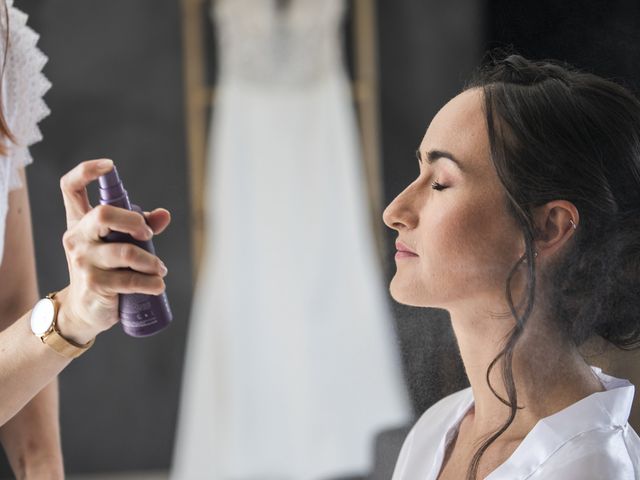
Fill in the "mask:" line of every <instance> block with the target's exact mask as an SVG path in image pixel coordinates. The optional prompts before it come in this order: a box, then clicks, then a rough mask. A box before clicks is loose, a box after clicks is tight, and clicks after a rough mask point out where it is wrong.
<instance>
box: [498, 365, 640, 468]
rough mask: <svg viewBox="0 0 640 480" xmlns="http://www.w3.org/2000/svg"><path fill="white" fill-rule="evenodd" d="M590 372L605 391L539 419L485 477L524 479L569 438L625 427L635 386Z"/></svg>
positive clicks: (596, 372) (594, 368)
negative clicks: (604, 429) (603, 429)
mask: <svg viewBox="0 0 640 480" xmlns="http://www.w3.org/2000/svg"><path fill="white" fill-rule="evenodd" d="M591 369H592V370H593V372H594V373H595V374H596V376H597V377H598V378H599V380H600V381H601V382H602V385H603V387H604V388H605V391H603V392H595V393H592V394H591V395H589V396H588V397H585V398H583V399H582V400H579V401H578V402H576V403H574V404H572V405H569V406H568V407H566V408H564V409H562V410H560V411H559V412H557V413H554V414H553V415H550V416H548V417H545V418H542V419H540V420H539V421H538V422H537V423H536V425H535V426H534V427H533V429H532V430H531V431H530V432H529V433H528V434H527V436H526V437H525V438H524V440H523V441H522V442H521V443H520V445H519V446H518V448H516V450H515V451H514V452H513V454H512V455H511V456H510V457H509V458H508V459H507V461H506V462H504V463H503V464H502V465H500V466H499V467H498V468H496V469H495V470H494V471H493V472H491V474H489V475H488V476H487V477H486V480H492V479H494V478H495V479H496V480H497V479H498V478H510V479H518V478H527V476H528V475H530V474H531V473H533V472H534V471H535V470H536V468H538V467H539V466H540V464H542V463H543V462H544V461H545V460H547V459H548V458H549V457H550V456H551V455H552V454H553V453H554V452H555V451H556V450H558V449H559V448H560V447H561V446H562V445H564V444H565V443H567V442H568V441H569V440H571V439H572V438H574V437H576V436H578V435H580V434H582V433H585V432H588V431H590V430H595V429H601V428H622V429H626V428H628V423H627V422H628V420H629V414H630V412H631V405H632V402H633V394H634V390H635V387H634V386H633V384H632V383H631V382H629V381H628V380H626V379H622V378H616V377H612V376H610V375H607V374H605V373H603V372H602V369H600V368H598V367H594V366H592V367H591Z"/></svg>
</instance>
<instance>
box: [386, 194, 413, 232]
mask: <svg viewBox="0 0 640 480" xmlns="http://www.w3.org/2000/svg"><path fill="white" fill-rule="evenodd" d="M410 187H411V186H409V187H407V188H406V189H405V190H404V191H403V192H402V193H400V194H399V195H398V196H397V197H396V198H394V199H393V201H392V202H391V203H390V204H389V205H388V206H387V208H385V209H384V212H383V213H382V220H383V221H384V223H385V224H386V225H387V227H389V228H393V229H394V230H398V231H400V230H401V229H402V228H409V229H411V228H415V227H416V226H417V225H418V215H417V213H416V211H417V210H416V209H415V208H414V206H413V202H412V201H411V188H410Z"/></svg>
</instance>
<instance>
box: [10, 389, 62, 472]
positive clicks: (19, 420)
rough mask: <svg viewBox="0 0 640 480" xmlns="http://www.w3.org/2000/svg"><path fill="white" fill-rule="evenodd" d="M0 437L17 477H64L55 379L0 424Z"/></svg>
mask: <svg viewBox="0 0 640 480" xmlns="http://www.w3.org/2000/svg"><path fill="white" fill-rule="evenodd" d="M0 441H1V442H2V445H3V447H4V450H5V453H6V454H7V458H8V459H9V463H10V464H11V468H12V469H13V472H14V474H15V476H16V478H18V479H20V478H29V479H31V478H34V479H35V478H38V479H40V478H47V479H62V478H64V468H63V460H62V449H61V444H60V425H59V421H58V381H57V379H54V380H53V381H51V382H50V383H49V384H48V385H47V386H46V387H45V388H44V389H42V390H41V391H40V393H38V394H37V395H36V396H35V397H34V398H33V399H32V400H31V401H30V402H29V403H27V404H26V405H25V406H24V408H22V410H20V411H19V412H18V413H17V414H16V415H15V416H14V417H13V418H12V419H11V420H9V421H8V422H7V423H6V424H4V425H3V426H2V427H1V428H0Z"/></svg>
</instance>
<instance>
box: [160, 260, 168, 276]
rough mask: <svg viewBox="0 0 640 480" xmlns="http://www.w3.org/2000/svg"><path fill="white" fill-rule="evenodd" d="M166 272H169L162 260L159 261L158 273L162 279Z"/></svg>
mask: <svg viewBox="0 0 640 480" xmlns="http://www.w3.org/2000/svg"><path fill="white" fill-rule="evenodd" d="M168 271H169V270H167V266H166V265H165V264H164V262H163V261H162V260H160V273H161V275H162V276H163V277H164V276H165V275H166V274H167V272H168Z"/></svg>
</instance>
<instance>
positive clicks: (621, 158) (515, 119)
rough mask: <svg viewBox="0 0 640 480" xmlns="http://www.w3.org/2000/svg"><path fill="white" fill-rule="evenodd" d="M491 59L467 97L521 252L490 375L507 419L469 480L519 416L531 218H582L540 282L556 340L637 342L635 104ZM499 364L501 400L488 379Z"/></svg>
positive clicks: (530, 282)
mask: <svg viewBox="0 0 640 480" xmlns="http://www.w3.org/2000/svg"><path fill="white" fill-rule="evenodd" d="M487 59H488V61H487V62H486V63H485V64H484V66H482V67H481V68H479V69H478V71H477V72H476V73H475V75H474V76H473V78H472V79H471V80H470V82H468V84H467V85H466V86H465V88H464V89H465V90H467V89H470V88H480V89H482V91H483V94H484V105H483V107H484V110H485V118H486V122H487V128H488V135H489V144H490V147H491V161H492V162H493V164H494V166H495V168H496V171H497V174H498V177H499V179H500V182H501V184H502V186H503V187H504V191H505V199H506V203H507V209H508V211H509V213H510V214H511V215H512V216H513V217H514V218H515V219H516V221H517V222H518V224H519V225H520V226H521V229H522V234H523V237H524V241H525V245H526V248H525V253H524V255H523V256H522V257H521V258H520V259H519V260H518V262H516V264H515V265H514V266H513V268H512V270H511V272H510V274H509V276H508V278H507V280H506V292H505V295H506V297H507V301H508V304H509V307H510V310H511V314H512V316H513V318H514V319H515V325H514V327H513V330H512V332H511V334H510V336H509V338H508V339H507V340H506V342H505V345H504V347H503V349H502V351H501V352H500V354H499V355H498V356H497V357H496V358H495V359H494V360H493V361H492V362H491V364H490V366H489V368H488V370H487V375H486V379H487V383H488V384H489V387H490V388H491V390H492V391H493V393H494V395H496V397H498V399H500V400H501V401H502V402H503V403H505V404H506V405H508V406H509V407H510V415H509V418H508V420H507V421H506V422H505V424H504V425H503V426H502V427H501V428H500V429H499V430H498V431H496V432H495V433H494V434H492V435H491V436H490V437H489V438H487V439H486V440H485V441H484V442H483V443H482V445H481V446H480V447H479V448H478V450H477V451H476V453H475V455H474V457H473V459H472V461H471V464H470V465H469V468H468V471H467V479H468V480H475V478H476V476H477V472H478V465H479V462H480V459H481V457H482V455H483V454H484V452H485V451H486V450H487V448H488V447H489V446H490V445H491V444H492V443H493V442H494V441H495V440H496V439H497V438H498V437H499V436H500V435H502V434H503V433H504V432H505V431H506V429H507V428H508V427H509V426H510V425H511V423H512V422H513V420H514V418H515V415H516V412H517V409H518V408H522V407H519V406H518V403H517V400H518V395H517V391H516V388H515V383H514V379H513V370H512V359H513V353H514V348H515V345H516V343H517V342H518V339H519V338H520V337H521V336H522V332H523V331H524V329H525V327H526V324H527V320H528V318H529V316H530V314H531V311H532V309H533V305H534V299H535V296H536V291H535V284H536V264H535V261H534V247H533V242H534V240H535V239H536V230H535V227H534V222H533V209H534V208H535V207H538V206H541V205H544V204H546V203H547V202H550V201H552V200H556V199H564V200H567V201H569V202H571V203H573V204H574V205H575V206H576V208H577V209H578V211H579V213H580V220H579V225H578V228H577V230H576V232H575V235H574V236H573V237H572V239H571V240H570V241H569V242H568V244H567V245H566V247H565V248H564V249H563V251H562V252H561V254H559V255H558V258H556V259H554V263H553V264H552V265H551V266H550V268H548V269H547V271H543V272H541V275H542V280H543V281H542V283H541V285H542V286H543V289H544V297H545V302H546V303H545V305H544V308H545V309H546V311H548V313H549V315H550V317H551V319H552V320H553V321H554V322H555V324H556V325H557V328H558V334H559V335H562V336H563V337H564V338H566V339H567V340H568V341H570V342H572V343H573V344H574V345H576V346H579V345H580V344H582V343H583V342H584V341H585V340H587V339H588V338H590V337H592V336H594V335H600V336H601V337H603V338H604V339H606V340H608V341H609V342H611V343H612V344H614V345H616V346H618V347H619V348H622V349H632V348H636V347H638V345H639V343H640V315H638V305H639V303H640V288H639V285H640V102H639V101H638V99H637V98H636V97H635V96H634V95H633V94H632V93H631V92H630V91H629V90H627V89H626V88H624V87H623V86H621V85H619V84H617V83H615V82H613V81H610V80H606V79H604V78H601V77H599V76H596V75H593V74H590V73H586V72H582V71H579V70H577V69H575V68H574V67H572V66H570V65H567V64H564V63H561V62H557V61H553V60H545V61H531V60H528V59H526V58H523V57H522V56H519V55H514V54H511V55H508V54H506V53H504V52H500V51H493V52H489V54H488V55H487ZM525 260H526V263H525ZM523 263H524V265H526V272H527V289H526V298H525V299H524V300H525V301H524V306H525V308H524V312H523V313H522V314H519V313H518V311H517V309H516V307H515V306H514V304H513V299H512V295H511V279H512V277H513V276H514V274H515V273H516V271H517V270H518V268H519V267H521V266H522V265H523ZM500 359H502V364H501V366H502V379H503V382H504V385H505V389H506V392H507V396H508V398H507V399H503V398H501V397H500V396H499V395H498V394H497V393H496V391H495V389H494V388H493V387H492V385H491V383H490V380H489V378H490V377H489V374H490V372H491V370H492V369H493V368H494V367H495V366H496V365H497V363H498V361H499V360H500Z"/></svg>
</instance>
